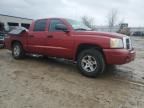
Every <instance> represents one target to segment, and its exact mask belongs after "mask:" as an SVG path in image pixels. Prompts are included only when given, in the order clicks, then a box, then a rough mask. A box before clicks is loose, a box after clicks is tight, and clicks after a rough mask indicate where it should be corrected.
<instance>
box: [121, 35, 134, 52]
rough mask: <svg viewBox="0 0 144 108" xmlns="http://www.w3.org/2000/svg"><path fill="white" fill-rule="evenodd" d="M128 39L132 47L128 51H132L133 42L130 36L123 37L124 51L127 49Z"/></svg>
mask: <svg viewBox="0 0 144 108" xmlns="http://www.w3.org/2000/svg"><path fill="white" fill-rule="evenodd" d="M127 39H129V45H130V47H129V49H128V50H131V49H132V42H131V39H130V37H128V36H125V37H123V44H124V49H127V43H126V40H127Z"/></svg>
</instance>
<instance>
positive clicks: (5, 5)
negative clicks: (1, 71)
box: [0, 0, 144, 27]
mask: <svg viewBox="0 0 144 108" xmlns="http://www.w3.org/2000/svg"><path fill="white" fill-rule="evenodd" d="M113 9H114V10H117V23H119V22H125V23H128V24H129V26H133V27H135V26H137V27H139V26H144V0H0V14H5V15H12V16H18V17H26V18H31V19H39V18H48V17H63V18H72V19H77V20H80V19H81V17H82V16H88V17H89V18H93V19H94V25H98V26H102V25H107V16H108V14H109V13H110V11H111V10H113Z"/></svg>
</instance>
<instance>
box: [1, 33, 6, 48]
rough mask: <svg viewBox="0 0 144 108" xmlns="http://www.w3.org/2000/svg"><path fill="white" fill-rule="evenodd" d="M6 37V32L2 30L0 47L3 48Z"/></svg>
mask: <svg viewBox="0 0 144 108" xmlns="http://www.w3.org/2000/svg"><path fill="white" fill-rule="evenodd" d="M4 38H5V33H4V32H0V48H3V47H4V45H5V43H4Z"/></svg>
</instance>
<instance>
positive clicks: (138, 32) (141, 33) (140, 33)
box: [132, 31, 144, 36]
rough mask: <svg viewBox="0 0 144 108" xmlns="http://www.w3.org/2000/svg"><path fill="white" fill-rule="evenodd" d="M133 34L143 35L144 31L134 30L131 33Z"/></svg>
mask: <svg viewBox="0 0 144 108" xmlns="http://www.w3.org/2000/svg"><path fill="white" fill-rule="evenodd" d="M132 35H133V36H144V32H142V31H136V32H133V33H132Z"/></svg>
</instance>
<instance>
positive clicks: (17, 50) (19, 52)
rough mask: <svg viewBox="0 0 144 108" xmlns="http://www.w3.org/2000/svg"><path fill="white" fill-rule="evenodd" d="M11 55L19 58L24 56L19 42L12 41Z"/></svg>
mask: <svg viewBox="0 0 144 108" xmlns="http://www.w3.org/2000/svg"><path fill="white" fill-rule="evenodd" d="M12 56H13V57H14V58H15V59H21V58H23V57H24V50H23V47H22V45H21V44H20V43H14V44H13V47H12Z"/></svg>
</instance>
